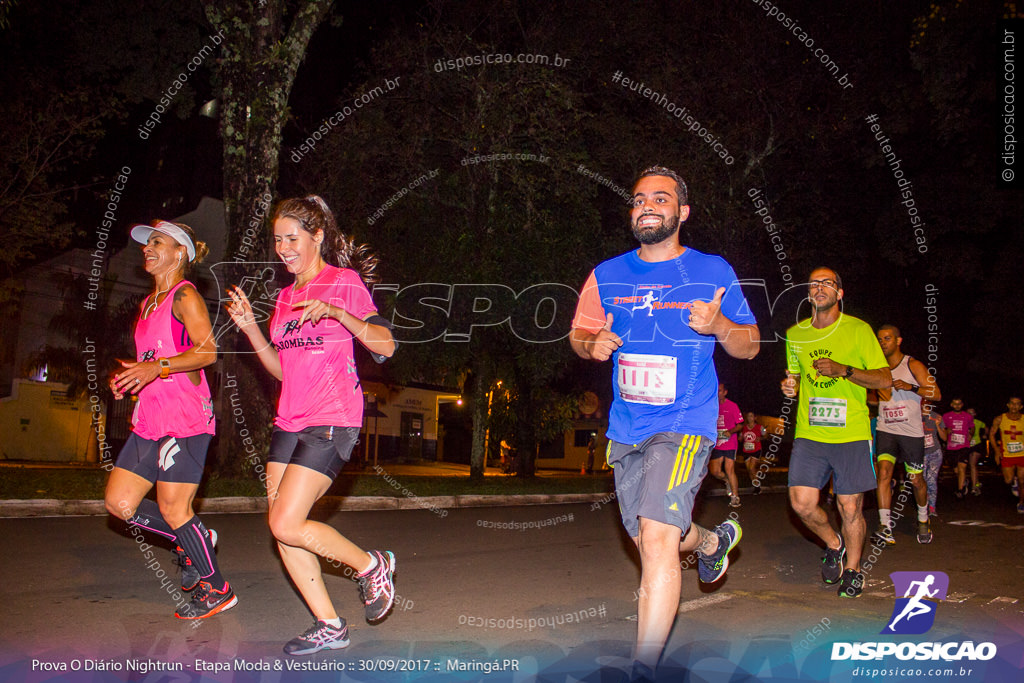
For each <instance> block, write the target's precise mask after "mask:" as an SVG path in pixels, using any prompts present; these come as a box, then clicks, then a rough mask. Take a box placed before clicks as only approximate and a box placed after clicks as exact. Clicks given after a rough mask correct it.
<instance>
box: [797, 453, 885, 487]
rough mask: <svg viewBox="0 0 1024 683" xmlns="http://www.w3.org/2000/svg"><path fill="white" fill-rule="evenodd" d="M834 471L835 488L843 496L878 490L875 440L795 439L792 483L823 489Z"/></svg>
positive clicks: (833, 483) (833, 485)
mask: <svg viewBox="0 0 1024 683" xmlns="http://www.w3.org/2000/svg"><path fill="white" fill-rule="evenodd" d="M829 475H833V476H834V479H833V482H832V489H833V490H834V491H835V492H836V494H837V495H840V496H850V495H853V494H856V493H864V492H865V491H874V490H875V488H877V486H878V482H877V480H876V475H875V463H874V459H873V458H872V456H871V440H870V439H868V440H866V441H851V442H849V443H821V442H820V441H811V440H810V439H794V440H793V453H792V455H790V457H789V485H790V486H810V487H811V488H815V489H820V488H822V487H823V486H824V485H825V484H827V483H828V478H829Z"/></svg>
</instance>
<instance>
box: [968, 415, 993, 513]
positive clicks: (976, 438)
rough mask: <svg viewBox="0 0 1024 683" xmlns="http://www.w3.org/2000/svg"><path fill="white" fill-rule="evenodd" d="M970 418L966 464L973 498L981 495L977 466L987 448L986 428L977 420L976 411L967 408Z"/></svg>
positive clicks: (983, 457)
mask: <svg viewBox="0 0 1024 683" xmlns="http://www.w3.org/2000/svg"><path fill="white" fill-rule="evenodd" d="M967 412H968V413H970V415H971V418H972V419H973V420H974V434H972V435H971V444H970V453H969V454H968V456H967V464H968V466H969V467H970V468H971V481H972V482H974V485H973V486H972V487H971V493H972V494H973V495H975V496H980V495H981V479H979V478H978V465H980V464H981V462H982V461H983V460H984V459H985V449H986V448H988V427H986V426H985V423H984V422H982V421H981V420H979V419H978V411H976V410H975V409H974V408H968V409H967Z"/></svg>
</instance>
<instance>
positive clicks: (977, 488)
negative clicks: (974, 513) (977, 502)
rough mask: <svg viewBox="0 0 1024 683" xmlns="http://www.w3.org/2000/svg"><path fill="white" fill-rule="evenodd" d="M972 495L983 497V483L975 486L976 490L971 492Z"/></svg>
mask: <svg viewBox="0 0 1024 683" xmlns="http://www.w3.org/2000/svg"><path fill="white" fill-rule="evenodd" d="M971 494H972V495H975V496H980V495H981V482H978V483H977V484H975V485H974V488H973V489H972V490H971Z"/></svg>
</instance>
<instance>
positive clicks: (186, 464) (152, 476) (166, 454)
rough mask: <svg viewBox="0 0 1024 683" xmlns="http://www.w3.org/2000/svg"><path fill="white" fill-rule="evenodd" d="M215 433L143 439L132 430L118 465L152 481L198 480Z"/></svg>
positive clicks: (116, 463)
mask: <svg viewBox="0 0 1024 683" xmlns="http://www.w3.org/2000/svg"><path fill="white" fill-rule="evenodd" d="M212 440H213V434H196V435H195V436H165V437H164V438H162V439H157V440H152V439H144V438H142V437H141V436H139V435H138V434H136V433H135V432H132V433H131V435H130V436H129V437H128V440H127V441H126V442H125V444H124V447H123V448H122V449H121V452H120V453H118V455H117V461H116V462H115V463H114V465H115V466H116V467H120V468H121V469H123V470H128V471H129V472H132V473H134V474H137V475H139V476H140V477H142V478H143V479H145V480H147V481H151V482H157V481H166V482H171V483H175V484H198V483H199V482H200V481H202V479H203V470H204V469H205V468H206V451H207V449H208V448H209V447H210V441H212Z"/></svg>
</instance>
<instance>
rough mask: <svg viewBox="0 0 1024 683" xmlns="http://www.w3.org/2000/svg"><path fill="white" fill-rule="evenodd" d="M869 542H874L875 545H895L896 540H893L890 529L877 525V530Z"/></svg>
mask: <svg viewBox="0 0 1024 683" xmlns="http://www.w3.org/2000/svg"><path fill="white" fill-rule="evenodd" d="M871 540H872V541H874V542H875V545H896V539H895V538H893V535H892V529H890V528H889V527H887V526H885V525H884V524H879V525H878V530H877V531H876V532H875V533H874V534H873V535H872V536H871Z"/></svg>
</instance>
